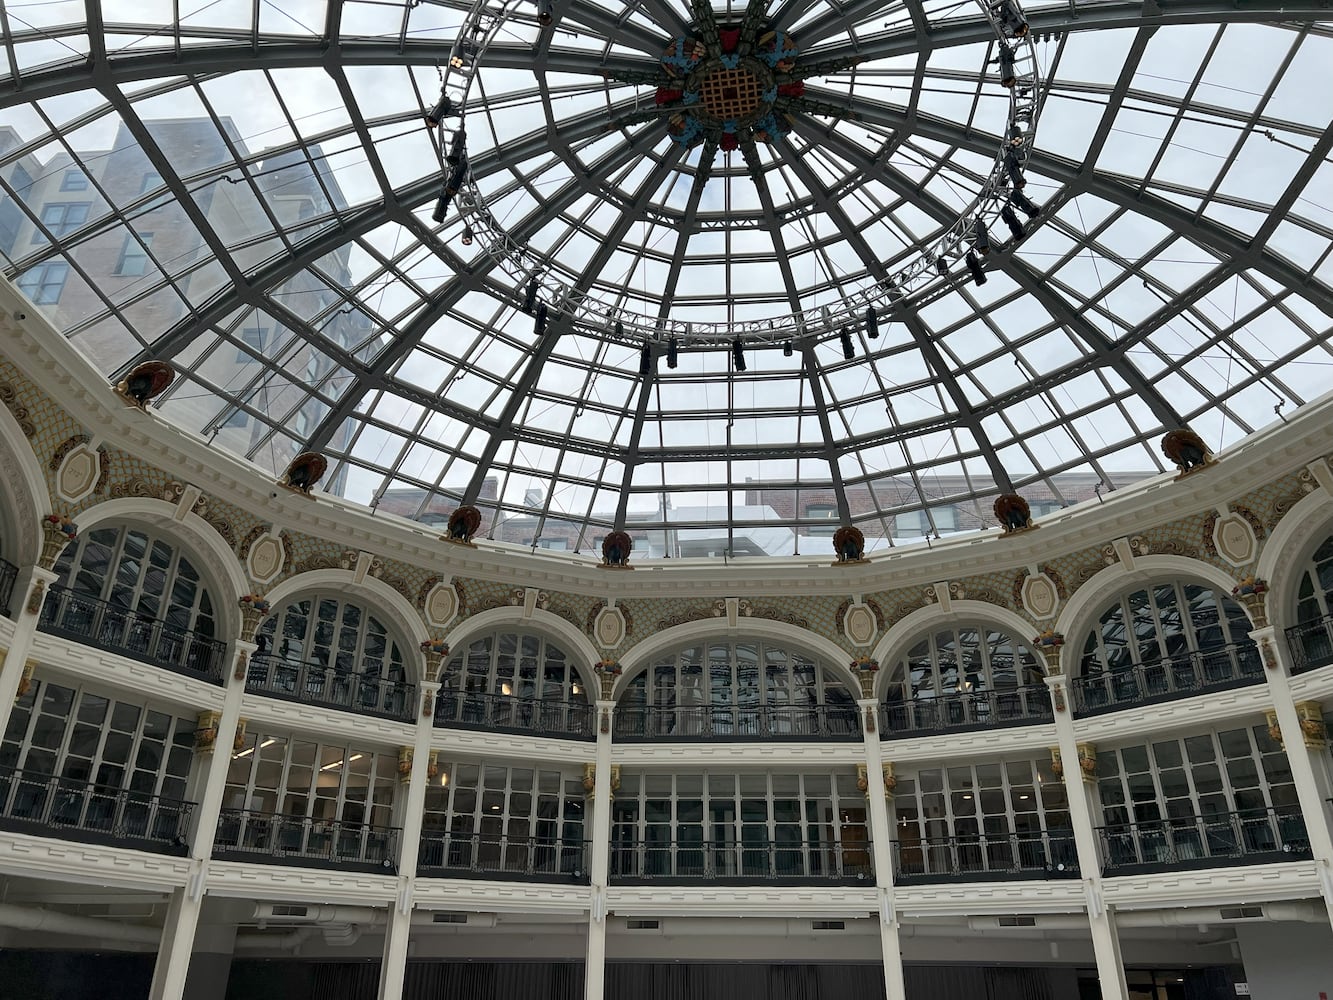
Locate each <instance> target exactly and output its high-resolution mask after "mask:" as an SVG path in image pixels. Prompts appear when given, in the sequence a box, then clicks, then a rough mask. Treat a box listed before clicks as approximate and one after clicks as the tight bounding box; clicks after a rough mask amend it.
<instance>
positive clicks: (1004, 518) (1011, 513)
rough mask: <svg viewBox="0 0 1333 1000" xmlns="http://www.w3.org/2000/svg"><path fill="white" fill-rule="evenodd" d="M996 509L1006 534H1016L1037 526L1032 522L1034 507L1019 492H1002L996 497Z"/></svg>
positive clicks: (997, 516) (997, 517) (996, 515)
mask: <svg viewBox="0 0 1333 1000" xmlns="http://www.w3.org/2000/svg"><path fill="white" fill-rule="evenodd" d="M994 510H995V517H996V519H997V520H999V522H1000V527H1002V528H1003V529H1004V533H1005V534H1006V535H1016V534H1018V533H1019V532H1020V531H1027V530H1028V529H1029V528H1035V527H1036V525H1035V524H1033V523H1032V508H1030V507H1029V506H1028V502H1027V501H1026V500H1024V499H1023V498H1022V497H1021V496H1019V495H1018V494H1017V493H1001V494H1000V495H999V496H998V497H996V498H995V507H994Z"/></svg>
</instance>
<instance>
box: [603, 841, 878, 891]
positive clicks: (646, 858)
mask: <svg viewBox="0 0 1333 1000" xmlns="http://www.w3.org/2000/svg"><path fill="white" fill-rule="evenodd" d="M609 876H610V879H611V881H612V882H657V881H678V882H721V881H725V882H732V883H737V884H740V883H750V882H756V883H758V882H781V883H786V882H792V883H799V882H830V883H867V884H872V883H873V882H874V879H875V873H874V868H873V867H872V865H871V860H870V844H869V843H867V842H865V841H860V842H856V843H850V842H839V841H806V842H802V841H795V842H792V843H766V842H765V843H745V842H743V841H694V842H690V841H661V842H647V841H638V842H634V843H624V842H616V841H615V840H613V841H612V844H611V857H610V869H609Z"/></svg>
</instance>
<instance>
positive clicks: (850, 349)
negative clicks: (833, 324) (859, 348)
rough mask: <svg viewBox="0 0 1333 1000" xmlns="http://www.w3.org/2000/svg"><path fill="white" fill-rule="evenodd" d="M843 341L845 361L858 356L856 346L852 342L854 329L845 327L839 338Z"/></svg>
mask: <svg viewBox="0 0 1333 1000" xmlns="http://www.w3.org/2000/svg"><path fill="white" fill-rule="evenodd" d="M838 339H840V340H841V341H842V358H843V360H844V361H851V360H852V358H854V357H856V347H855V345H853V344H852V331H851V330H849V329H847V328H846V327H843V330H842V333H841V334H840V335H839V338H838Z"/></svg>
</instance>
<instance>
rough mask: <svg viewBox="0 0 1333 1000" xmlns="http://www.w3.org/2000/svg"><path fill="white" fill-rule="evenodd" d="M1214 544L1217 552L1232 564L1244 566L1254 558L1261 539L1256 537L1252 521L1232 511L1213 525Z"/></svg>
mask: <svg viewBox="0 0 1333 1000" xmlns="http://www.w3.org/2000/svg"><path fill="white" fill-rule="evenodd" d="M1213 545H1214V547H1215V548H1216V549H1217V554H1218V555H1219V556H1221V557H1222V558H1223V559H1225V560H1226V561H1227V562H1229V563H1231V565H1233V566H1244V565H1245V564H1246V563H1249V562H1252V561H1253V560H1254V556H1255V553H1256V551H1257V550H1258V548H1259V540H1258V539H1257V538H1255V537H1254V528H1252V527H1251V526H1250V522H1249V521H1247V520H1245V518H1243V517H1241V516H1240V515H1239V514H1237V513H1236V512H1235V511H1232V512H1231V513H1230V514H1228V515H1227V516H1226V517H1219V518H1218V519H1217V523H1216V524H1214V525H1213Z"/></svg>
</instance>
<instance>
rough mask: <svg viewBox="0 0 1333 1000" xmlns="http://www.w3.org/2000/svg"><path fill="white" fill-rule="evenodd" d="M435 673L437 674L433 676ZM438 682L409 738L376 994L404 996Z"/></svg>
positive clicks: (424, 695) (425, 687)
mask: <svg viewBox="0 0 1333 1000" xmlns="http://www.w3.org/2000/svg"><path fill="white" fill-rule="evenodd" d="M435 676H438V673H437V674H436V675H435ZM439 689H440V685H439V684H438V683H437V682H435V681H425V682H424V683H423V684H422V685H421V691H420V694H419V697H420V699H421V706H422V708H421V711H419V712H417V713H416V722H417V727H416V732H415V733H414V734H413V740H412V747H411V752H412V768H411V770H410V771H409V772H408V777H407V794H406V795H404V796H403V797H402V799H401V810H402V811H401V812H400V813H399V823H400V825H401V827H402V831H403V832H402V839H401V841H400V842H399V845H398V898H397V900H396V903H395V905H394V907H393V909H392V910H390V911H389V918H388V921H387V923H386V925H385V931H384V954H383V955H382V956H381V960H380V985H379V996H380V998H381V1000H397V998H399V997H401V996H402V995H403V977H404V974H405V973H406V971H407V946H408V943H409V941H410V938H411V935H412V897H413V895H414V893H415V890H416V873H417V855H418V853H419V852H420V850H421V824H422V821H423V815H424V810H425V805H426V785H427V782H429V781H430V779H431V777H432V770H433V768H432V762H431V753H430V744H431V740H432V738H433V737H434V735H435V713H434V712H433V711H430V710H429V708H432V707H433V706H434V704H435V695H436V693H437V692H438V691H439Z"/></svg>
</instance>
